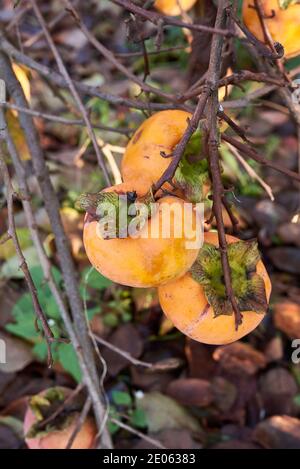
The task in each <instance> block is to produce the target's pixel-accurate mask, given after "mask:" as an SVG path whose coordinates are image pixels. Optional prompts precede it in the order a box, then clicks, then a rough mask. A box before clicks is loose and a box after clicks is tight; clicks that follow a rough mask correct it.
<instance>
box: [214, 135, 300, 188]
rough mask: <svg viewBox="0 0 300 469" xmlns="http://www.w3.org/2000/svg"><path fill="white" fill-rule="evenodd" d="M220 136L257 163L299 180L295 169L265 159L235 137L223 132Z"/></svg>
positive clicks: (299, 177) (299, 175)
mask: <svg viewBox="0 0 300 469" xmlns="http://www.w3.org/2000/svg"><path fill="white" fill-rule="evenodd" d="M221 138H222V140H224V142H227V143H230V144H231V145H233V146H234V147H235V148H237V149H238V150H239V151H240V152H241V153H242V154H243V155H245V156H248V157H249V158H251V159H252V160H254V161H257V163H259V164H261V165H262V166H266V167H268V168H272V169H275V170H276V171H279V172H280V173H282V174H285V175H286V176H288V177H290V178H292V179H295V180H296V181H300V174H298V173H296V172H295V171H291V170H290V169H288V168H285V167H284V166H281V165H280V164H278V163H274V162H273V161H270V160H267V159H266V158H264V157H263V156H261V155H260V154H259V153H257V151H256V150H254V149H253V148H251V147H250V146H249V145H245V144H244V143H241V142H239V141H238V140H236V139H235V138H233V137H229V136H228V135H225V134H222V136H221Z"/></svg>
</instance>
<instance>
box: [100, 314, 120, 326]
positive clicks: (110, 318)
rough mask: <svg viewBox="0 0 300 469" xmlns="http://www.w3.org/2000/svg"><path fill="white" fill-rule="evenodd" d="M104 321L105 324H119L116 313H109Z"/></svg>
mask: <svg viewBox="0 0 300 469" xmlns="http://www.w3.org/2000/svg"><path fill="white" fill-rule="evenodd" d="M103 323H104V324H105V326H109V327H117V325H118V324H119V319H118V316H117V315H116V314H114V313H107V314H106V315H105V316H104V318H103Z"/></svg>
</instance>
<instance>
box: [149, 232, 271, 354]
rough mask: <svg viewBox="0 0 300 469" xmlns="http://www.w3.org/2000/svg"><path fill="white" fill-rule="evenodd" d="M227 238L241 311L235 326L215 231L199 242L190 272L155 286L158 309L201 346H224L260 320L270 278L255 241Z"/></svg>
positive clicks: (267, 299) (264, 308)
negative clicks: (227, 297) (200, 245)
mask: <svg viewBox="0 0 300 469" xmlns="http://www.w3.org/2000/svg"><path fill="white" fill-rule="evenodd" d="M226 238H227V242H228V254H229V256H230V251H231V253H232V255H233V258H232V257H231V258H230V257H229V261H230V267H231V273H232V284H233V288H234V292H235V295H236V298H237V301H238V304H239V306H240V310H241V311H242V315H243V320H242V324H240V325H239V327H238V329H237V330H236V327H235V320H234V315H233V311H232V307H231V304H230V303H229V301H228V300H226V298H225V296H226V294H225V286H224V281H223V278H222V267H221V263H220V258H218V257H217V256H216V253H217V252H219V251H218V250H216V247H217V246H218V235H217V233H213V232H210V233H205V234H204V245H203V247H202V248H201V249H200V251H199V256H198V259H197V261H196V262H195V264H194V266H193V267H192V269H191V271H190V272H188V273H186V274H185V275H184V276H182V277H181V278H178V279H176V280H173V281H172V282H169V283H167V284H165V285H161V286H159V288H158V294H159V301H160V304H161V307H162V310H163V311H164V313H165V314H166V316H167V317H168V318H170V319H171V321H172V322H173V324H174V326H175V327H177V329H179V330H180V331H181V332H183V333H184V334H185V335H187V336H189V337H191V338H192V339H194V340H197V341H199V342H203V343H206V344H216V345H222V344H229V343H231V342H234V341H236V340H238V339H240V338H241V337H243V336H245V335H246V334H248V333H249V332H251V331H252V330H253V329H255V328H256V327H257V326H258V325H259V323H260V322H261V321H262V319H263V318H264V315H265V312H266V309H267V303H268V301H269V298H270V293H271V282H270V279H269V276H268V274H267V271H266V269H265V267H264V265H263V263H262V261H261V260H260V259H259V258H258V256H257V253H258V251H257V248H256V246H255V243H247V242H244V241H240V240H238V239H237V238H235V237H233V236H227V237H226ZM243 243H244V244H243ZM216 251H217V252H216ZM231 259H232V262H231ZM197 264H198V265H197ZM196 278H197V280H196ZM208 298H209V299H208Z"/></svg>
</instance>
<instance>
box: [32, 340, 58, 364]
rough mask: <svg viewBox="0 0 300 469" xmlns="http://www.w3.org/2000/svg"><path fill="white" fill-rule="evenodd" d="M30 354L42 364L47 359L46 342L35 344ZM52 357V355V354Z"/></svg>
mask: <svg viewBox="0 0 300 469" xmlns="http://www.w3.org/2000/svg"><path fill="white" fill-rule="evenodd" d="M32 353H33V354H34V355H35V356H36V357H37V359H38V360H40V361H41V362H43V361H44V360H46V358H47V344H46V341H43V342H40V343H38V344H35V345H34V346H33V348H32ZM52 355H53V354H52Z"/></svg>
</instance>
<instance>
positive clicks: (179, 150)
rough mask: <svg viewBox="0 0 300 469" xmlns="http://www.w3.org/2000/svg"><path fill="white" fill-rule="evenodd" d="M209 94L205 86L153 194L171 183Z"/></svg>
mask: <svg viewBox="0 0 300 469" xmlns="http://www.w3.org/2000/svg"><path fill="white" fill-rule="evenodd" d="M209 94H210V88H209V86H207V87H206V89H204V90H203V93H202V94H201V96H200V98H199V100H198V103H197V106H196V109H195V111H194V113H193V115H192V117H191V119H190V120H189V122H188V126H187V128H186V130H185V132H184V134H183V136H182V138H181V140H180V142H179V143H178V145H177V146H176V148H175V149H174V151H173V152H172V161H171V163H170V164H169V166H168V168H167V169H166V171H165V172H164V173H163V174H162V176H161V177H160V178H159V180H158V181H157V182H156V183H155V184H154V186H153V192H154V193H155V192H157V191H158V190H159V189H160V188H161V187H162V185H163V184H164V183H165V182H171V181H172V178H173V176H174V174H175V171H176V168H177V166H178V164H179V162H180V160H181V158H182V156H183V154H184V150H185V148H186V146H187V144H188V143H189V141H190V138H191V137H192V135H193V133H194V132H195V131H196V130H197V128H198V126H199V122H200V119H201V118H202V117H203V113H204V109H205V106H206V102H207V99H208V96H209Z"/></svg>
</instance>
